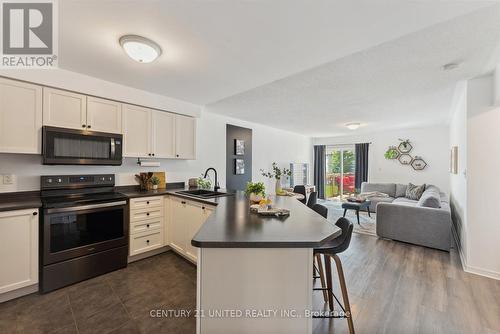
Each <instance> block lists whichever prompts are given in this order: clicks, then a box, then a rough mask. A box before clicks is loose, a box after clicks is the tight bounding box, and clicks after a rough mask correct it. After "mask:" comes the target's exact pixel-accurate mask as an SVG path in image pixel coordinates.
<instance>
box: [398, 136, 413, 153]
mask: <svg viewBox="0 0 500 334" xmlns="http://www.w3.org/2000/svg"><path fill="white" fill-rule="evenodd" d="M400 140H401V143H400V144H399V145H398V150H399V152H401V153H410V152H411V150H412V149H413V146H411V144H410V140H409V139H406V140H403V139H400Z"/></svg>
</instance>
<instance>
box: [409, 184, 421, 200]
mask: <svg viewBox="0 0 500 334" xmlns="http://www.w3.org/2000/svg"><path fill="white" fill-rule="evenodd" d="M424 190H425V184H422V185H421V186H416V185H414V184H413V183H408V187H406V196H405V197H406V198H409V199H412V200H415V201H418V200H419V199H420V197H421V196H422V194H423V193H424Z"/></svg>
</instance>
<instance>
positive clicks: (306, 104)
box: [59, 0, 500, 135]
mask: <svg viewBox="0 0 500 334" xmlns="http://www.w3.org/2000/svg"><path fill="white" fill-rule="evenodd" d="M492 3H494V2H493V1H472V0H470V1H451V0H449V1H440V0H414V1H408V0H387V1H383V0H373V1H360V0H355V1H354V0H351V1H348V0H344V1H333V0H330V1H326V0H325V1H321V0H316V1H310V0H301V1H296V0H274V1H258V0H255V1H252V0H246V1H240V0H198V1H195V0H191V1H188V0H176V1H173V0H169V1H160V0H154V1H153V0H149V1H148V0H142V1H140V0H107V1H106V0H105V1H103V0H99V1H98V0H79V1H77V0H64V1H60V2H59V4H60V30H59V31H60V50H59V53H60V58H59V65H60V67H62V68H64V69H67V70H71V71H75V72H81V73H85V74H87V75H91V76H94V77H98V78H101V79H104V80H109V81H112V82H117V83H121V84H124V85H128V86H131V87H135V88H139V89H144V90H147V91H151V92H155V93H159V94H163V95H166V96H170V97H174V98H178V99H181V100H185V101H189V102H192V103H197V104H201V105H204V104H209V110H212V111H214V112H218V113H222V114H227V115H230V116H233V117H237V118H243V119H247V120H251V121H256V122H260V123H266V124H269V125H271V126H275V127H279V128H284V129H288V130H291V131H296V132H300V133H304V134H308V135H330V134H333V133H337V132H338V130H342V131H343V130H344V129H343V127H341V126H340V127H339V125H342V124H343V123H345V122H348V121H361V122H363V123H367V126H366V128H369V126H374V125H377V126H379V125H381V126H384V127H390V126H401V125H402V124H403V123H404V124H410V123H412V124H414V123H415V122H417V121H418V122H420V123H422V122H421V119H422V118H423V117H421V116H423V114H424V113H425V115H426V116H427V115H431V116H432V115H434V114H440V116H439V117H435V118H433V119H432V121H433V122H436V121H437V120H438V119H439V120H442V119H444V115H442V114H443V113H442V110H441V109H442V107H443V106H445V105H446V103H448V101H447V100H446V98H447V97H449V95H451V94H452V93H451V92H452V87H451V84H452V82H453V81H456V80H457V79H460V78H462V77H464V76H468V75H471V74H475V72H477V71H478V67H479V63H484V58H485V57H486V56H487V54H488V55H489V53H491V50H492V49H493V47H494V45H495V43H496V41H497V40H498V37H499V36H498V33H499V30H500V29H498V28H499V27H498V23H497V22H500V15H499V13H498V8H497V7H494V8H495V10H491V8H493V7H486V6H491V5H492ZM482 8H486V9H482ZM474 11H477V12H476V13H472V12H474ZM468 13H472V14H470V15H469V14H468ZM454 18H456V19H454ZM448 20H451V21H449V22H447V23H441V22H444V21H448ZM493 21H494V22H493ZM483 29H487V30H488V31H487V33H485V30H483ZM490 30H491V31H490ZM125 34H138V35H143V36H145V37H148V38H151V39H153V40H154V41H156V42H157V43H159V44H160V45H161V46H162V48H163V51H164V54H163V55H162V56H161V57H160V58H159V59H158V60H157V61H156V62H154V63H151V64H139V63H135V62H133V61H132V60H130V59H129V58H128V57H127V56H126V55H125V54H124V53H123V50H122V49H121V48H120V46H119V44H118V39H119V37H120V36H122V35H125ZM455 59H464V61H465V62H464V65H463V66H462V67H461V68H460V69H458V70H455V71H453V72H449V73H444V72H442V71H440V70H439V66H441V65H442V64H443V63H445V62H448V61H452V60H455ZM297 73H298V74H297ZM283 78H285V79H283ZM256 87H257V88H256ZM242 92H243V93H242ZM228 97H229V98H228ZM214 101H219V102H217V103H213V102H214ZM420 113H422V114H421V115H420ZM415 115H420V116H415ZM396 123H397V124H396ZM361 130H362V129H361Z"/></svg>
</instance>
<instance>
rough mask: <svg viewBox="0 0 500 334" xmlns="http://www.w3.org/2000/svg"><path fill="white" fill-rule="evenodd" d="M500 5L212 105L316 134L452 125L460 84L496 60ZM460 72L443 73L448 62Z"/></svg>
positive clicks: (225, 111) (239, 115)
mask: <svg viewBox="0 0 500 334" xmlns="http://www.w3.org/2000/svg"><path fill="white" fill-rule="evenodd" d="M499 41H500V6H499V5H494V6H491V7H488V8H482V9H479V10H477V11H475V12H473V13H470V14H466V15H463V16H460V17H457V18H454V19H451V20H448V21H446V22H443V23H439V24H436V25H433V26H431V27H428V28H425V29H422V30H420V31H418V32H414V33H411V34H408V35H405V36H403V37H401V38H398V39H395V40H392V41H390V42H386V43H383V44H380V45H378V46H375V47H371V48H368V49H365V50H363V51H361V52H357V53H354V54H351V55H349V56H346V57H343V58H341V59H337V60H334V61H332V62H329V63H327V64H324V65H321V66H318V67H315V68H313V69H310V70H307V71H304V72H301V73H299V74H295V75H292V76H289V77H287V78H284V79H281V80H277V81H275V82H273V83H270V84H266V85H263V86H260V87H257V88H254V89H251V90H248V91H246V92H243V93H240V94H237V95H235V96H232V97H229V98H226V99H223V100H221V101H219V102H217V103H213V104H210V105H208V106H207V110H209V111H212V112H216V113H220V114H225V115H230V116H232V117H236V118H242V119H246V120H250V121H256V122H261V123H265V124H268V125H270V126H273V127H277V128H282V129H286V130H290V131H293V132H298V133H302V134H306V135H311V136H329V135H345V134H352V133H353V132H352V131H351V130H348V129H346V128H345V126H344V125H345V123H348V122H361V123H362V127H361V128H360V129H358V130H356V132H355V133H362V132H368V131H374V130H384V129H392V128H401V127H416V126H426V125H430V124H438V123H443V124H444V123H445V122H446V121H447V119H448V117H449V108H450V103H451V99H452V96H453V90H454V86H455V84H456V82H457V81H458V80H461V79H466V78H470V77H473V76H476V75H478V74H481V73H484V71H486V70H489V69H491V68H489V66H491V65H492V64H494V63H495V62H497V61H498V60H499V59H500V57H499V54H498V51H499V50H498V48H497V46H498V42H499ZM454 61H459V62H462V64H461V65H460V67H459V68H457V69H455V70H452V71H443V70H442V66H443V64H446V63H448V62H454Z"/></svg>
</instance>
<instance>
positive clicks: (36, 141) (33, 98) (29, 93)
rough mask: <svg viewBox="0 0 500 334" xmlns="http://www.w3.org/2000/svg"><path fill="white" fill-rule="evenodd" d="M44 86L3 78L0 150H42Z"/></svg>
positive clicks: (24, 151) (0, 110) (1, 79)
mask: <svg viewBox="0 0 500 334" xmlns="http://www.w3.org/2000/svg"><path fill="white" fill-rule="evenodd" d="M41 128H42V87H40V86H37V85H32V84H28V83H24V82H19V81H15V80H8V79H3V78H0V152H4V153H34V154H40V153H41V142H42V135H41Z"/></svg>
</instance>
